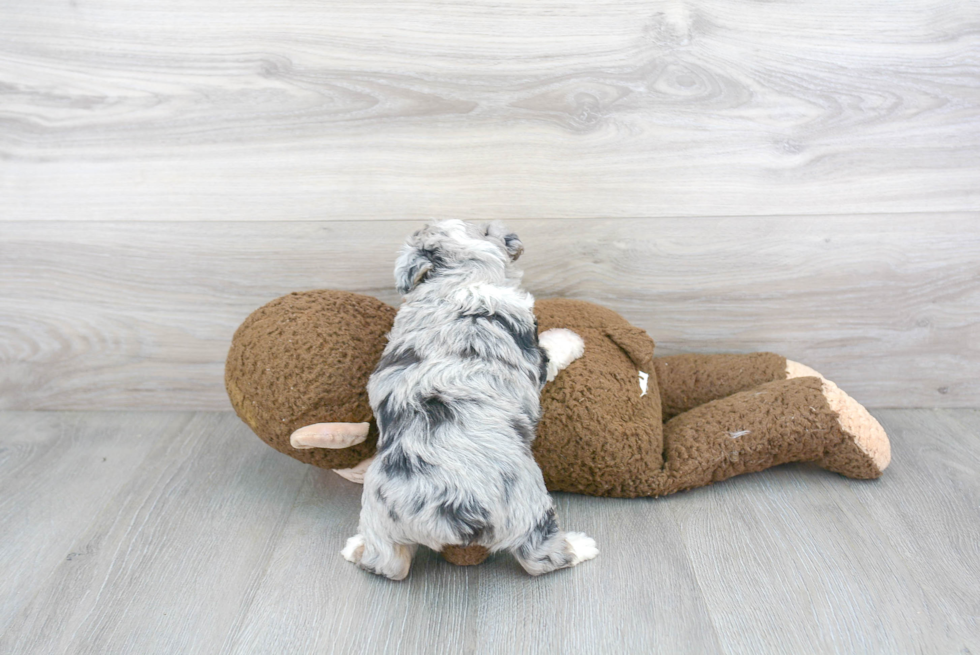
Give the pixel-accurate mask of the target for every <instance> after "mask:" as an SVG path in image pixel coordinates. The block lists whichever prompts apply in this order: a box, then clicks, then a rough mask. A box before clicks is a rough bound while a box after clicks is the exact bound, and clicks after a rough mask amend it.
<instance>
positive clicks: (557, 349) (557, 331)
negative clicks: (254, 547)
mask: <svg viewBox="0 0 980 655" xmlns="http://www.w3.org/2000/svg"><path fill="white" fill-rule="evenodd" d="M538 344H539V345H540V346H541V347H542V348H543V349H544V351H545V352H546V353H548V382H551V381H552V380H554V379H555V376H556V375H558V372H559V371H561V370H563V369H565V368H566V367H567V366H568V365H569V364H571V363H572V362H574V361H575V360H576V359H578V358H579V357H581V356H582V355H583V354H584V353H585V341H583V340H582V337H580V336H579V335H577V334H575V333H574V332H572V331H571V330H566V329H565V328H552V329H550V330H546V331H545V332H542V333H541V336H540V337H538Z"/></svg>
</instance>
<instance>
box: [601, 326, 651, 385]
mask: <svg viewBox="0 0 980 655" xmlns="http://www.w3.org/2000/svg"><path fill="white" fill-rule="evenodd" d="M605 332H606V336H608V337H609V338H610V339H612V341H613V343H615V344H616V345H617V346H619V347H620V348H622V349H623V350H624V351H625V352H626V355H627V356H628V357H629V358H630V360H632V362H633V364H635V365H636V368H638V369H639V370H641V371H644V372H647V373H649V372H650V371H652V370H653V349H654V343H653V339H651V338H650V335H649V334H647V333H646V332H645V331H644V330H641V329H640V328H638V327H634V326H632V325H616V326H607V327H606V328H605Z"/></svg>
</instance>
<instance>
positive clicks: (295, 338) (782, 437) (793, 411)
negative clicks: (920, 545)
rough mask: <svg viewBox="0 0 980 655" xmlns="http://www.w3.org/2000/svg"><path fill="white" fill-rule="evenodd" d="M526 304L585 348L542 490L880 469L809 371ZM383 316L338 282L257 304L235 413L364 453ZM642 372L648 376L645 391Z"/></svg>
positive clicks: (279, 444)
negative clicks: (798, 465)
mask: <svg viewBox="0 0 980 655" xmlns="http://www.w3.org/2000/svg"><path fill="white" fill-rule="evenodd" d="M535 312H536V314H537V317H538V324H539V325H538V326H539V330H540V331H544V330H548V329H550V328H555V327H561V328H568V329H571V330H573V331H575V332H576V333H578V334H579V335H580V336H581V337H582V338H583V339H584V341H585V354H584V355H583V357H581V358H580V359H578V360H576V361H574V362H572V364H571V365H570V366H569V367H568V368H567V369H565V370H564V371H562V372H561V373H559V374H558V377H557V378H556V379H555V380H554V381H553V382H550V383H549V384H548V385H546V386H545V389H544V391H543V393H542V398H541V409H542V418H541V422H540V424H539V426H538V436H537V439H536V440H535V442H534V446H533V451H534V455H535V458H536V459H537V461H538V464H539V465H540V466H541V470H542V472H543V474H544V478H545V482H546V483H547V486H548V488H549V489H550V490H552V491H570V492H575V493H583V494H589V495H598V496H619V497H634V496H660V495H663V494H669V493H674V492H676V491H680V490H682V489H690V488H692V487H697V486H701V485H705V484H710V483H712V482H717V481H719V480H724V479H726V478H728V477H731V476H733V475H737V474H739V473H747V472H750V471H760V470H762V469H765V468H768V467H770V466H775V465H777V464H781V463H784V462H792V461H809V462H814V463H816V464H818V465H819V466H823V467H824V468H827V469H829V470H832V471H836V472H839V473H841V474H843V475H846V476H849V477H854V478H873V477H877V476H878V475H880V474H881V471H880V470H879V469H878V467H877V466H876V465H875V463H874V461H873V459H872V458H871V457H869V455H868V454H867V453H866V452H864V451H863V450H862V449H861V448H859V447H858V446H857V445H856V444H855V442H854V438H853V435H850V434H848V433H847V432H846V431H844V429H843V428H841V425H840V422H839V420H838V415H837V414H836V413H835V412H834V410H832V409H831V408H830V406H829V404H828V401H827V398H826V397H825V396H824V394H823V392H822V391H821V382H822V381H821V380H820V378H816V377H800V378H794V379H790V380H787V379H785V378H786V376H787V374H786V360H785V359H784V358H783V357H780V356H779V355H774V354H772V353H752V354H747V355H679V356H673V357H664V358H658V359H654V357H653V352H654V343H653V340H652V339H651V338H650V337H649V336H648V335H647V334H646V332H644V331H643V330H640V329H639V328H636V327H634V326H632V325H630V324H629V322H628V321H626V319H624V318H623V317H622V316H620V315H619V314H617V313H616V312H613V311H611V310H609V309H605V308H603V307H599V306H597V305H593V304H591V303H587V302H583V301H576V300H563V299H557V300H538V301H537V303H536V305H535ZM394 315H395V309H394V308H392V307H389V306H388V305H386V304H384V303H382V302H380V301H378V300H376V299H374V298H370V297H367V296H361V295H358V294H352V293H346V292H340V291H310V292H305V293H293V294H290V295H288V296H284V297H283V298H279V299H277V300H274V301H272V302H270V303H269V304H267V305H265V306H264V307H261V308H260V309H258V310H256V311H255V312H254V313H253V314H252V315H251V316H249V317H248V319H247V320H246V321H245V323H243V324H242V326H241V327H240V328H239V329H238V331H237V332H236V333H235V337H234V340H233V343H232V346H231V350H230V352H229V354H228V362H227V366H226V370H225V382H226V386H227V388H228V395H229V397H230V398H231V402H232V405H233V406H234V408H235V411H236V412H238V415H239V416H240V417H241V418H242V420H244V421H245V422H246V423H247V424H248V425H249V426H250V427H251V428H252V429H253V430H254V431H255V433H256V434H258V435H259V437H261V438H262V439H263V440H264V441H265V442H266V443H268V444H269V445H271V446H272V447H274V448H275V449H276V450H279V451H280V452H283V453H285V454H287V455H289V456H291V457H295V458H296V459H298V460H300V461H304V462H308V463H310V464H314V465H316V466H321V467H324V468H335V469H340V468H349V467H352V466H354V465H355V464H357V463H359V462H360V461H362V460H363V459H365V458H367V457H370V456H371V455H373V454H374V451H375V444H376V441H377V428H376V426H375V424H374V422H373V419H372V416H371V410H370V407H369V406H368V400H367V391H366V387H367V380H368V378H369V377H370V375H371V372H372V371H373V370H374V367H375V365H376V364H377V362H378V360H379V359H380V357H381V352H382V350H383V349H384V346H385V340H386V334H387V332H388V330H389V329H390V328H391V325H392V322H393V320H394ZM640 371H643V372H645V373H647V374H648V375H649V379H648V381H647V393H646V394H643V393H642V391H641V388H640V384H639V372H640ZM664 418H669V420H668V421H667V423H666V424H664V423H663V419H664ZM870 420H872V421H873V419H870ZM362 421H370V422H371V431H370V433H369V436H368V439H367V441H365V442H364V443H362V444H358V445H356V446H353V447H350V448H344V449H339V450H332V449H325V448H315V449H312V450H297V449H294V448H292V447H291V446H290V444H289V435H290V434H291V433H292V432H293V431H294V430H296V429H298V428H300V427H303V426H305V425H309V424H312V423H321V422H323V423H327V422H362ZM884 443H885V446H886V447H887V439H885V442H884Z"/></svg>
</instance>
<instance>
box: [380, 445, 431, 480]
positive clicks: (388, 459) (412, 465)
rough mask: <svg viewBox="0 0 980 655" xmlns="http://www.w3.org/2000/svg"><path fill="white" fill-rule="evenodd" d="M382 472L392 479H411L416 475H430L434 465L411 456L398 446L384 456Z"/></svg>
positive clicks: (416, 456)
mask: <svg viewBox="0 0 980 655" xmlns="http://www.w3.org/2000/svg"><path fill="white" fill-rule="evenodd" d="M381 470H382V471H384V474H385V475H387V476H388V477H390V478H406V479H408V478H411V477H412V476H415V475H420V474H423V473H428V472H429V471H431V470H432V464H430V463H429V462H427V461H425V460H424V459H422V458H421V457H419V456H418V455H410V454H408V453H406V452H405V451H404V449H402V447H401V445H400V444H396V445H394V446H392V447H391V449H390V450H389V451H388V452H386V453H385V454H384V456H383V457H382V459H381Z"/></svg>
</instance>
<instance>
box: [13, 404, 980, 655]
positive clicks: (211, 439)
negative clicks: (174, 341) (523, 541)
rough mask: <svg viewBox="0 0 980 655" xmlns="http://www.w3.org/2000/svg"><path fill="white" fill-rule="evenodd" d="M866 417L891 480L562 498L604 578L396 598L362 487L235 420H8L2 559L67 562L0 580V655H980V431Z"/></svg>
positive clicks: (728, 484) (428, 560) (754, 481)
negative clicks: (365, 544)
mask: <svg viewBox="0 0 980 655" xmlns="http://www.w3.org/2000/svg"><path fill="white" fill-rule="evenodd" d="M875 415H876V416H877V418H878V419H879V420H881V422H882V424H883V425H884V426H885V428H886V429H887V430H888V432H889V434H891V435H892V441H893V454H894V459H893V461H892V465H891V467H890V468H889V469H888V470H887V471H886V472H885V475H884V476H883V477H882V478H881V479H880V480H877V481H870V482H860V481H853V480H847V479H845V478H842V477H840V476H837V475H834V474H831V473H828V472H826V471H822V470H819V469H816V468H813V467H807V466H800V465H789V466H782V467H777V468H775V469H770V470H768V471H765V472H763V473H759V474H752V475H747V476H741V477H737V478H733V479H731V480H727V481H725V482H723V483H720V484H717V485H714V486H711V487H705V488H702V489H698V490H694V491H691V492H686V493H682V494H677V495H674V496H669V497H666V498H662V499H634V500H626V499H604V498H589V497H585V496H576V495H571V494H557V495H556V500H557V505H558V513H559V517H560V521H561V522H562V525H564V526H567V527H568V528H574V529H581V530H584V531H586V532H588V533H589V534H591V535H593V536H594V537H595V538H596V539H597V541H598V542H599V547H600V555H599V557H598V558H597V559H595V560H594V561H591V562H588V563H585V564H583V565H582V566H579V567H577V568H574V569H572V570H568V571H561V572H558V573H555V574H552V575H549V576H544V577H542V578H538V579H531V578H529V577H528V576H526V575H525V574H524V573H523V572H522V571H521V569H520V567H519V566H518V565H517V563H516V562H515V561H514V560H513V559H512V558H510V557H509V556H507V555H503V554H501V555H495V556H493V557H491V558H490V559H489V560H488V561H487V562H485V563H484V564H482V565H480V566H478V567H469V568H459V567H454V566H451V565H449V564H447V563H446V562H444V561H443V560H442V559H441V558H439V557H437V556H436V555H435V554H433V553H431V552H429V551H427V550H425V549H422V551H421V552H420V553H419V555H418V557H417V558H416V560H415V562H414V565H413V569H412V573H411V575H410V576H409V578H408V579H407V580H406V581H404V582H401V583H391V582H388V581H385V580H381V579H379V578H377V577H374V576H371V575H368V574H366V573H363V572H361V571H359V570H358V569H357V568H356V567H354V566H352V565H350V564H349V563H347V562H345V561H344V560H343V559H342V558H341V557H340V555H339V553H338V551H339V550H340V548H341V547H342V545H343V543H344V541H345V539H346V538H347V537H348V536H350V534H352V532H353V530H354V529H355V526H356V523H357V515H358V511H359V505H360V502H359V500H360V494H361V488H360V487H358V486H356V485H353V484H351V483H349V482H347V481H345V480H342V479H341V478H340V477H339V476H336V475H334V474H333V473H330V472H328V471H322V470H319V469H312V468H310V467H306V466H303V465H301V464H299V463H298V462H295V461H293V460H290V459H288V458H287V457H285V456H283V455H280V454H278V453H275V452H274V451H272V450H271V449H270V448H268V447H267V446H265V445H264V444H263V443H261V442H260V441H259V440H258V439H256V438H255V437H254V436H253V435H252V434H251V433H250V432H249V431H248V429H247V428H246V427H245V426H244V425H243V424H242V423H241V422H239V421H238V419H237V418H236V417H235V416H233V415H232V414H230V413H221V414H199V415H193V416H190V415H187V414H177V413H149V412H145V413H144V412H125V413H118V412H116V413H112V412H84V413H70V414H64V413H46V412H25V413H17V414H10V413H0V473H2V474H3V477H2V478H0V485H2V486H3V489H2V490H3V494H4V495H3V498H4V499H6V498H7V494H9V493H10V492H11V491H12V492H13V493H14V494H15V495H16V494H18V493H19V494H20V496H19V500H18V499H16V498H15V499H14V500H13V501H12V502H4V503H3V504H0V511H2V512H3V514H2V515H0V517H2V518H3V519H4V525H5V526H6V525H7V524H8V523H7V521H8V519H10V518H11V517H17V516H33V517H37V520H36V521H28V522H26V523H25V522H23V521H20V519H17V521H20V522H19V523H17V526H18V529H16V530H13V531H9V530H8V531H5V532H4V534H3V538H2V540H0V562H3V563H4V565H5V566H7V567H8V568H6V569H5V571H7V572H8V573H9V571H10V569H9V564H10V563H11V561H12V560H11V558H12V557H19V556H20V554H28V553H32V552H35V551H36V552H38V553H41V554H45V553H46V554H48V555H51V554H57V555H58V557H56V558H54V559H51V558H47V559H46V555H45V557H41V558H40V559H39V560H37V562H38V564H41V563H42V562H41V560H44V561H45V562H47V563H46V564H44V565H43V566H40V565H39V566H38V567H37V569H36V570H37V573H36V574H35V575H30V576H21V577H19V578H17V577H15V578H11V577H10V576H9V575H8V574H5V576H3V577H0V590H2V591H3V592H4V596H6V595H7V594H8V593H10V594H12V597H11V598H10V599H9V600H7V599H4V600H3V605H0V607H4V608H5V611H6V612H8V613H9V612H10V611H13V614H12V616H11V617H10V619H11V620H9V621H7V622H6V623H3V624H0V652H4V653H7V652H11V653H22V652H23V653H28V652H30V653H34V652H43V653H51V654H53V655H55V654H58V653H72V654H76V653H99V654H100V655H102V654H104V655H115V654H117V653H119V654H121V653H172V652H181V653H187V654H188V655H194V654H197V653H202V654H203V653H208V654H210V653H226V654H231V653H256V652H323V653H338V654H339V653H353V652H385V653H397V654H400V655H410V654H413V653H494V654H495V653H508V654H510V653H528V654H536V653H555V652H571V651H575V652H589V653H591V652H615V653H620V652H637V653H649V652H670V653H698V654H703V653H730V654H733V655H734V654H739V653H759V652H827V653H831V652H839V653H852V652H862V653H864V652H868V653H871V652H873V653H885V652H889V653H891V652H894V653H908V652H949V653H967V652H977V650H978V649H980V623H978V621H977V617H978V609H980V608H978V605H977V602H978V597H977V594H976V592H975V589H974V587H975V586H976V585H975V584H974V581H975V580H976V578H977V576H978V574H980V551H978V548H977V544H978V543H980V533H978V526H980V521H977V520H976V519H977V518H978V516H977V504H978V499H980V438H978V429H980V412H978V411H977V410H922V409H917V410H878V411H876V412H875ZM133 432H137V433H140V434H142V436H143V437H144V438H142V439H134V438H132V433H133ZM59 444H65V445H67V448H66V449H65V450H64V452H59V447H58V445H59ZM140 444H143V445H144V446H143V447H144V450H143V451H142V455H143V456H142V457H141V458H139V457H138V458H137V459H140V460H141V461H138V462H137V461H134V456H137V451H136V450H135V449H134V448H135V447H137V446H139V445H140ZM10 453H14V455H13V456H12V458H11V455H10ZM106 453H109V457H110V458H111V459H113V463H114V464H116V465H117V466H116V468H114V469H112V470H110V471H109V475H107V474H106V471H105V470H104V469H102V468H100V466H99V460H100V459H101V457H103V456H105V455H106ZM117 455H119V456H121V457H122V459H119V460H116V459H115V458H116V456H117ZM45 461H49V462H50V464H51V466H50V468H49V469H45V468H44V467H43V466H42V464H43V463H44V462H45ZM72 461H75V462H78V464H79V466H78V467H77V470H74V471H70V470H67V469H66V466H67V465H68V464H69V463H71V462H72ZM25 462H26V465H25V464H24V463H25ZM37 476H40V477H37ZM35 478H37V479H35ZM75 496H78V497H77V498H75ZM106 498H107V499H108V500H107V501H105V502H104V506H102V507H101V509H100V508H99V503H94V502H91V501H93V500H95V499H100V500H99V502H100V503H101V502H102V500H101V499H106ZM63 503H67V505H66V506H65V507H59V505H61V504H63ZM36 512H40V514H37V513H36ZM66 554H68V555H69V557H68V559H65V557H66ZM72 554H74V555H76V556H75V557H71V556H70V555H72ZM49 560H50V561H49ZM12 580H16V582H15V583H13V584H12V582H11V581H12Z"/></svg>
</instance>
